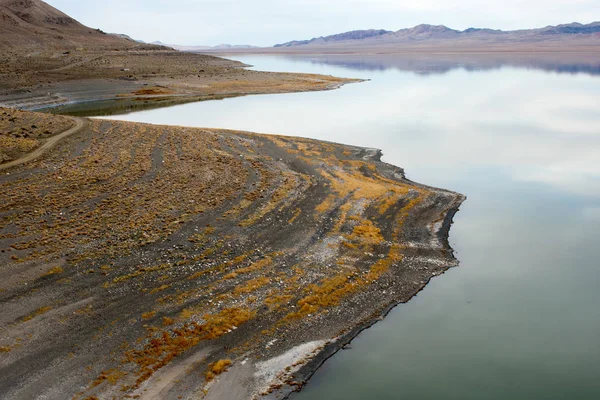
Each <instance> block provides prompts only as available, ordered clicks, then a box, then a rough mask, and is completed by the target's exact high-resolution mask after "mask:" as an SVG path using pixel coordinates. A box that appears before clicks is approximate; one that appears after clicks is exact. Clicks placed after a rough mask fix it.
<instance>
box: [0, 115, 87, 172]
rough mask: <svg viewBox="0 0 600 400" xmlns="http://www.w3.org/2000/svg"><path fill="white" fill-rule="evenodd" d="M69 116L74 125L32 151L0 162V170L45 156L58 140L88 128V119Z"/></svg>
mask: <svg viewBox="0 0 600 400" xmlns="http://www.w3.org/2000/svg"><path fill="white" fill-rule="evenodd" d="M68 118H71V119H72V120H73V123H74V125H73V127H71V128H69V129H67V130H66V131H64V132H62V133H59V134H57V135H55V136H52V137H50V138H48V139H47V140H46V141H45V142H44V144H42V145H41V146H40V147H38V148H37V149H35V150H34V151H32V152H31V153H28V154H26V155H24V156H23V157H21V158H19V159H17V160H14V161H10V162H7V163H4V164H0V171H4V170H6V169H9V168H13V167H16V166H18V165H21V164H25V163H27V162H29V161H32V160H35V159H36V158H39V157H41V156H43V155H44V153H46V152H47V151H48V150H50V149H51V148H53V147H54V146H56V145H57V144H58V142H60V141H61V140H63V139H65V138H67V137H69V136H71V135H74V134H76V133H79V132H81V131H83V130H84V129H85V128H87V125H88V120H87V119H84V118H77V117H68Z"/></svg>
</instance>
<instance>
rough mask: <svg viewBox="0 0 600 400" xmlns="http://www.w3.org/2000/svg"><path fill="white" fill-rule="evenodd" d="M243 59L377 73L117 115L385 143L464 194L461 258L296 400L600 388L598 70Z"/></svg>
mask: <svg viewBox="0 0 600 400" xmlns="http://www.w3.org/2000/svg"><path fill="white" fill-rule="evenodd" d="M237 59H239V60H240V61H243V62H245V63H247V64H252V65H255V67H256V69H260V70H275V71H290V72H315V73H321V74H331V75H335V76H346V77H357V78H365V79H371V81H370V82H364V83H360V84H352V85H347V86H345V87H343V88H341V89H339V90H335V91H329V92H315V93H297V94H283V95H263V96H249V97H242V98H234V99H226V100H223V101H219V102H202V103H193V104H186V105H179V106H175V107H169V108H161V109H155V110H149V111H142V112H136V113H131V114H128V115H121V116H113V117H111V118H115V119H124V120H129V121H140V122H151V123H159V124H171V125H188V126H203V127H214V128H229V129H239V130H249V131H255V132H263V133H278V134H285V135H295V136H305V137H311V138H317V139H322V140H328V141H334V142H343V143H349V144H355V145H361V146H367V147H378V148H381V149H383V150H384V160H385V161H387V162H390V163H392V164H396V165H399V166H401V167H403V168H405V170H406V173H407V176H408V177H409V178H411V179H413V180H416V181H418V182H422V183H425V184H429V185H435V186H439V187H443V188H446V189H450V190H454V191H457V192H460V193H464V194H466V195H467V196H468V200H467V202H465V203H464V204H463V205H462V207H461V211H460V212H459V213H458V214H457V215H456V216H455V219H454V220H455V223H454V225H453V227H452V230H451V235H450V243H451V244H452V246H453V247H454V249H455V250H456V256H457V258H458V259H459V260H460V261H461V266H460V267H459V268H456V269H453V270H451V271H450V272H448V273H446V274H445V275H444V276H442V277H440V278H438V279H434V280H433V281H432V282H431V283H430V284H429V286H428V287H427V288H426V289H425V290H424V291H423V292H421V293H420V294H419V295H418V296H417V297H416V298H414V299H413V300H411V301H410V302H409V303H407V304H405V305H401V306H399V307H397V308H396V309H394V310H393V311H392V313H390V314H389V316H388V317H387V318H386V319H385V320H384V321H382V322H380V323H378V324H376V325H375V326H373V327H372V328H371V329H368V330H366V331H364V332H363V333H362V334H361V335H360V336H359V337H358V338H357V339H355V340H354V342H353V343H352V349H351V350H347V351H341V352H339V353H338V354H336V355H335V356H334V357H333V358H331V359H330V360H328V361H327V362H326V363H325V364H324V366H323V367H322V368H321V369H320V370H319V371H318V372H317V373H316V374H315V375H314V376H313V378H312V379H311V381H310V382H309V384H308V385H307V386H306V387H305V388H304V390H303V391H302V392H301V393H300V394H298V395H294V396H292V397H293V398H294V399H311V400H312V399H344V400H345V399H365V398H377V399H415V398H418V399H506V398H510V399H533V398H535V399H565V398H572V399H588V398H590V399H591V398H597V397H599V396H600V381H598V379H597V377H598V376H599V374H600V346H598V343H597V341H598V337H600V308H598V304H600V291H598V290H597V287H598V283H599V282H600V269H599V267H598V265H599V264H600V263H599V262H598V259H599V257H600V248H599V246H597V243H598V240H599V239H600V111H599V109H598V104H600V79H599V78H598V76H597V75H596V73H595V69H594V68H593V67H589V65H588V64H582V63H578V62H575V61H573V63H572V65H570V64H569V62H565V61H564V60H563V61H562V62H561V64H560V65H559V66H556V67H553V66H554V65H555V64H552V63H548V62H536V61H535V60H534V61H531V62H513V61H506V62H502V61H501V60H500V61H498V60H496V61H494V62H487V61H486V62H481V61H477V62H475V61H470V60H462V59H459V60H450V61H448V60H447V59H444V60H441V59H439V58H435V59H428V58H425V59H423V58H420V59H398V58H394V57H381V56H372V57H357V56H353V57H309V58H302V57H274V56H269V57H259V56H255V57H243V58H242V57H237ZM567 61H568V60H567ZM586 62H587V61H586ZM597 64H598V60H596V65H597ZM582 65H583V66H582ZM577 71H583V72H579V73H575V74H574V73H572V72H577Z"/></svg>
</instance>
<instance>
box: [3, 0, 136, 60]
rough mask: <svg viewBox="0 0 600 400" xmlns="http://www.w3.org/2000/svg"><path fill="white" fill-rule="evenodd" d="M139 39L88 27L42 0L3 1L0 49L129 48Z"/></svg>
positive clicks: (134, 45)
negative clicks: (125, 37) (129, 38)
mask: <svg viewBox="0 0 600 400" xmlns="http://www.w3.org/2000/svg"><path fill="white" fill-rule="evenodd" d="M137 46H139V44H138V43H137V42H134V41H131V40H127V39H124V38H121V37H117V36H113V35H108V34H106V33H104V32H102V31H100V30H97V29H92V28H89V27H87V26H85V25H83V24H81V23H79V22H78V21H76V20H75V19H73V18H71V17H69V16H68V15H66V14H64V13H62V12H61V11H59V10H57V9H56V8H54V7H52V6H51V5H49V4H47V3H45V2H43V1H41V0H0V49H5V50H6V49H11V50H17V49H23V50H31V49H44V50H52V49H73V48H86V49H90V48H91V49H109V48H115V49H127V48H132V47H137Z"/></svg>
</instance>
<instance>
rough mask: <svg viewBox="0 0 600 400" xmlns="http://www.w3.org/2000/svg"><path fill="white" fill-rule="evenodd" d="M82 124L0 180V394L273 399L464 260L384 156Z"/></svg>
mask: <svg viewBox="0 0 600 400" xmlns="http://www.w3.org/2000/svg"><path fill="white" fill-rule="evenodd" d="M1 111H2V112H4V113H6V114H10V113H11V112H12V110H1ZM28 114H31V115H29V116H27V117H28V118H34V119H35V118H39V119H44V121H45V122H46V123H50V122H52V121H49V120H48V118H61V117H54V116H44V117H41V116H38V114H34V113H28ZM24 117H25V116H23V115H21V118H24ZM86 122H87V123H86V124H85V126H84V127H83V128H82V129H81V131H80V132H78V133H76V134H74V135H71V136H69V137H66V138H65V139H63V140H62V141H61V142H60V143H58V144H57V146H56V147H54V148H52V149H50V150H48V152H46V153H45V154H44V155H43V156H41V157H40V158H37V159H35V160H32V161H29V162H28V163H26V164H23V165H20V166H16V167H14V168H10V169H8V170H5V171H3V173H2V175H0V187H1V188H2V190H0V204H1V206H0V249H1V250H0V273H1V274H2V276H3V277H4V279H3V280H2V282H0V304H1V305H2V310H3V312H2V313H0V395H1V396H0V397H2V398H6V399H25V398H38V397H45V398H65V396H66V397H75V398H80V399H86V398H87V399H93V398H102V399H105V398H127V397H128V398H206V399H222V398H227V399H248V398H261V397H266V398H284V397H286V396H287V395H288V394H289V393H290V392H291V391H293V390H298V389H299V388H300V387H301V386H302V385H303V383H304V382H305V381H306V380H307V379H308V378H309V377H310V375H311V374H312V372H314V370H315V369H316V368H317V367H318V366H319V365H320V364H321V363H322V362H323V360H324V359H326V358H327V357H329V356H330V355H331V354H332V353H334V352H335V351H337V349H339V348H340V347H341V346H343V345H344V344H346V343H347V342H348V341H349V340H351V338H353V337H354V336H355V335H356V334H357V333H358V332H359V331H360V330H362V329H364V328H365V327H367V326H369V325H370V324H372V323H374V321H376V320H378V319H379V318H380V317H381V316H382V315H384V314H385V313H386V312H387V311H388V310H389V309H390V308H391V307H393V306H394V305H396V304H398V303H400V302H404V301H407V300H409V299H410V298H411V297H412V296H414V295H415V294H416V293H417V292H418V291H420V290H421V289H422V288H423V287H424V286H425V285H426V284H427V282H428V281H429V280H430V279H431V278H432V277H434V276H437V275H440V274H442V273H443V272H444V271H445V270H447V269H448V268H449V267H451V266H454V265H456V260H455V259H454V257H453V255H452V250H451V249H450V247H449V246H448V243H447V240H446V238H447V233H448V229H449V225H450V222H451V218H452V216H453V214H454V213H455V212H456V210H457V208H458V207H459V205H460V204H461V202H462V201H463V200H464V197H463V196H462V195H460V194H457V193H453V192H449V191H445V190H441V189H436V188H432V187H428V186H424V185H420V184H417V183H414V182H411V181H409V180H407V179H406V178H405V177H404V172H403V171H402V170H401V169H400V168H397V167H394V166H392V165H389V164H386V163H383V162H381V161H380V155H381V153H380V152H379V151H378V150H374V149H365V148H359V147H353V146H345V145H340V144H334V143H326V142H320V141H315V140H309V139H300V138H289V137H282V136H273V135H259V134H253V133H248V132H233V131H226V130H214V129H212V130H209V129H192V128H183V127H168V126H155V125H146V124H135V123H126V122H112V121H101V120H90V121H86ZM56 124H57V126H58V125H59V124H65V122H64V121H62V120H61V121H59V120H57V122H56Z"/></svg>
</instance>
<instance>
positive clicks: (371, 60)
mask: <svg viewBox="0 0 600 400" xmlns="http://www.w3.org/2000/svg"><path fill="white" fill-rule="evenodd" d="M285 57H287V58H289V59H290V60H294V59H296V60H298V59H301V60H304V61H309V62H311V63H315V64H326V65H332V66H338V67H343V68H348V69H352V70H362V71H385V70H388V69H396V70H398V71H408V72H414V73H416V74H419V75H432V74H445V73H447V72H449V71H452V70H455V69H463V70H466V71H481V70H494V69H499V68H502V67H515V68H526V69H538V70H543V71H547V72H556V73H564V74H588V75H600V56H599V55H597V54H577V53H561V54H544V53H538V54H524V53H519V54H438V55H436V54H433V55H418V54H411V55H343V56H340V55H315V56H305V55H302V56H293V55H292V56H285Z"/></svg>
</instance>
